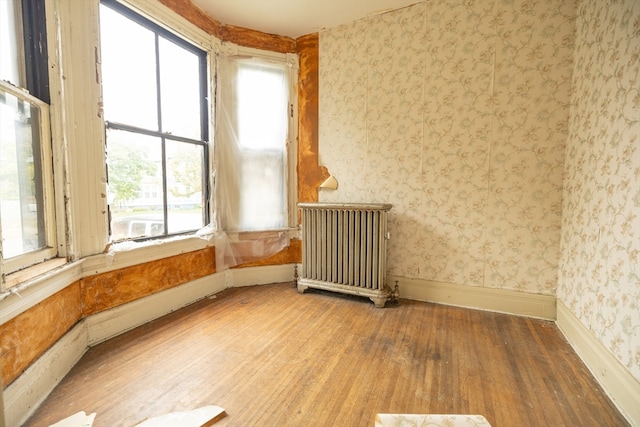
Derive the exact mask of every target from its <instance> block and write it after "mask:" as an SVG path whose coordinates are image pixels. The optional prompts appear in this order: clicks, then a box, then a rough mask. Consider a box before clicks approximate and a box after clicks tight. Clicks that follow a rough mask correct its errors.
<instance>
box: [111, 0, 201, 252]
mask: <svg viewBox="0 0 640 427" xmlns="http://www.w3.org/2000/svg"><path fill="white" fill-rule="evenodd" d="M100 35H101V60H102V84H103V101H104V118H105V123H106V132H107V136H106V145H107V172H108V185H109V194H108V197H109V212H110V215H111V238H112V240H113V241H118V240H123V239H148V238H154V237H162V236H169V235H176V234H181V233H186V232H192V231H195V230H197V229H199V228H201V227H203V226H204V225H205V224H207V223H208V220H209V218H208V203H207V201H208V193H209V191H208V188H209V187H208V179H207V177H208V132H209V129H208V114H207V78H206V76H207V66H206V64H207V62H206V60H207V55H206V52H204V51H202V50H200V49H199V48H197V47H195V46H194V45H192V44H190V43H189V42H187V41H185V40H184V39H182V38H180V37H178V36H176V35H175V34H173V33H171V32H169V31H168V30H166V29H165V28H163V27H160V26H159V25H157V24H155V23H153V22H151V21H149V20H147V19H146V18H144V17H142V16H140V15H138V14H136V13H134V12H133V11H131V10H129V9H127V8H126V7H124V6H122V5H120V4H119V3H116V2H114V1H103V2H102V4H101V7H100Z"/></svg>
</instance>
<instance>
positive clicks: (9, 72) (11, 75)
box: [0, 0, 25, 87]
mask: <svg viewBox="0 0 640 427" xmlns="http://www.w3.org/2000/svg"><path fill="white" fill-rule="evenodd" d="M18 22H20V3H19V2H18V1H16V0H1V1H0V80H6V81H8V82H11V83H12V84H14V85H15V86H19V87H25V82H24V81H23V77H22V76H23V68H24V64H23V63H22V62H23V59H22V55H20V54H19V52H22V41H21V40H22V34H20V33H19V29H20V28H21V26H20V25H16V23H18Z"/></svg>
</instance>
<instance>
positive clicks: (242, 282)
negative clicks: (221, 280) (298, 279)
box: [228, 264, 295, 288]
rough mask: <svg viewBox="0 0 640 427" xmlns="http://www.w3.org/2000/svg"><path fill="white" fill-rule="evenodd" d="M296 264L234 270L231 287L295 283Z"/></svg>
mask: <svg viewBox="0 0 640 427" xmlns="http://www.w3.org/2000/svg"><path fill="white" fill-rule="evenodd" d="M294 269H295V264H282V265H265V266H260V267H245V268H232V269H231V270H228V271H229V272H231V274H232V278H231V280H232V283H230V285H231V286H229V287H235V288H239V287H243V286H253V285H267V284H269V283H285V282H293V276H294ZM228 284H229V283H228Z"/></svg>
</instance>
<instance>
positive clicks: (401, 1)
mask: <svg viewBox="0 0 640 427" xmlns="http://www.w3.org/2000/svg"><path fill="white" fill-rule="evenodd" d="M191 1H192V2H193V4H195V5H196V6H198V7H199V8H200V9H202V10H204V11H205V12H206V13H207V14H208V15H210V16H211V17H213V18H214V19H216V20H217V21H219V22H220V23H222V24H229V25H235V26H238V27H244V28H250V29H252V30H258V31H262V32H264V33H269V34H278V35H281V36H289V37H292V38H294V39H295V38H298V37H300V36H303V35H305V34H311V33H317V32H318V31H320V30H322V29H324V28H331V27H335V26H338V25H341V24H345V23H348V22H353V21H356V20H358V19H361V18H364V17H367V16H371V15H378V14H380V13H384V12H388V11H390V10H393V9H399V8H402V7H406V6H409V5H412V4H415V3H420V2H421V1H422V0H191Z"/></svg>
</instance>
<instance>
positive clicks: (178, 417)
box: [134, 405, 226, 427]
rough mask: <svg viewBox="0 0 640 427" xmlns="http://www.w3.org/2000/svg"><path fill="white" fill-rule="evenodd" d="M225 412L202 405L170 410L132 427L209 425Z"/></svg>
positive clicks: (201, 426)
mask: <svg viewBox="0 0 640 427" xmlns="http://www.w3.org/2000/svg"><path fill="white" fill-rule="evenodd" d="M225 415H226V413H225V412H224V409H223V408H221V407H219V406H213V405H210V406H203V407H201V408H198V409H194V410H192V411H181V412H170V413H168V414H165V415H160V416H158V417H153V418H148V419H146V420H144V421H143V422H141V423H140V424H136V425H135V426H134V427H175V426H180V427H209V426H212V425H213V424H215V423H216V422H218V421H219V420H221V419H222V418H224V417H225Z"/></svg>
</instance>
